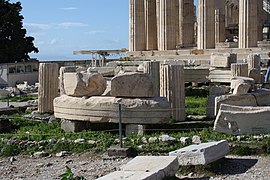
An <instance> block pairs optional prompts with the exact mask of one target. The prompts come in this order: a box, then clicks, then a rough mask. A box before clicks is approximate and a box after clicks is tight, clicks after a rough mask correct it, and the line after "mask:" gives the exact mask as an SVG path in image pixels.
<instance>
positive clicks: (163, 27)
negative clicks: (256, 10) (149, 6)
mask: <svg viewBox="0 0 270 180" xmlns="http://www.w3.org/2000/svg"><path fill="white" fill-rule="evenodd" d="M178 3H179V1H178V0H159V10H158V11H159V12H158V18H159V19H158V23H159V24H158V25H159V30H158V32H159V34H158V36H159V37H158V41H159V42H158V45H159V47H158V50H160V51H165V50H173V49H176V45H177V30H178V26H177V24H178V23H177V20H178V17H177V14H178V13H177V12H178V9H177V6H178Z"/></svg>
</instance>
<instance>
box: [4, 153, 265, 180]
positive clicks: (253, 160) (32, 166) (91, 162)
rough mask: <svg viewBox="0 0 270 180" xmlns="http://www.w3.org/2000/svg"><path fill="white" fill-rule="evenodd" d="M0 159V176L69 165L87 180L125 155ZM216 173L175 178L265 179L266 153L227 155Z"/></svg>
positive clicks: (39, 178)
mask: <svg viewBox="0 0 270 180" xmlns="http://www.w3.org/2000/svg"><path fill="white" fill-rule="evenodd" d="M14 159H15V160H13V159H12V158H1V159H0V179H1V180H11V179H12V180H19V179H26V180H51V179H60V178H59V175H61V174H63V173H64V172H65V170H66V168H65V167H66V166H68V167H70V168H71V169H72V172H73V173H74V175H75V176H84V177H85V178H86V179H87V180H92V179H97V178H98V177H101V176H104V175H106V174H108V173H110V172H113V171H115V170H117V169H118V168H119V167H120V166H121V165H123V164H126V163H127V162H128V161H129V160H130V159H128V158H124V159H123V158H109V157H100V156H92V155H80V156H79V155H71V156H67V157H52V156H51V157H46V158H34V157H29V156H17V157H14ZM216 172H217V173H218V174H219V175H217V176H216V177H201V178H198V177H194V176H193V175H192V174H191V175H190V176H189V177H185V176H181V175H177V178H175V179H191V180H196V179H200V180H209V179H213V180H223V179H226V180H234V179H235V180H236V179H237V180H246V179H249V180H269V179H270V157H269V156H246V157H238V156H228V157H226V163H225V164H224V165H223V166H221V167H217V169H216Z"/></svg>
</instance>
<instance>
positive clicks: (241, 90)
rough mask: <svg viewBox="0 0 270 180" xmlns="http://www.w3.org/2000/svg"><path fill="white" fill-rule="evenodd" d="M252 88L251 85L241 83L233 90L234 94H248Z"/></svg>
mask: <svg viewBox="0 0 270 180" xmlns="http://www.w3.org/2000/svg"><path fill="white" fill-rule="evenodd" d="M250 88H251V84H248V83H241V84H237V85H236V87H235V88H234V90H233V94H246V93H248V91H249V90H250Z"/></svg>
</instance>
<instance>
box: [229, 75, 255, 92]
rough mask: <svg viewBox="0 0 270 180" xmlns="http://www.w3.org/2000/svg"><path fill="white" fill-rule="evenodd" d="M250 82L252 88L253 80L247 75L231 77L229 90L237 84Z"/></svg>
mask: <svg viewBox="0 0 270 180" xmlns="http://www.w3.org/2000/svg"><path fill="white" fill-rule="evenodd" d="M244 83H245V84H250V85H251V88H250V90H252V89H253V88H254V84H255V80H254V79H252V78H249V77H242V76H236V77H233V78H232V79H231V90H234V89H235V88H236V87H237V86H238V85H239V84H244Z"/></svg>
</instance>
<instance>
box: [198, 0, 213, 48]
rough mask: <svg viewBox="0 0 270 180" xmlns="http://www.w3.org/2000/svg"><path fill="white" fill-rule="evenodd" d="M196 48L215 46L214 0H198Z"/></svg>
mask: <svg viewBox="0 0 270 180" xmlns="http://www.w3.org/2000/svg"><path fill="white" fill-rule="evenodd" d="M197 46H198V49H211V48H215V0H199V1H198V41H197Z"/></svg>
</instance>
